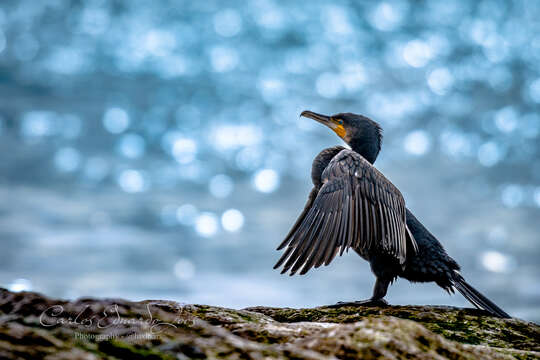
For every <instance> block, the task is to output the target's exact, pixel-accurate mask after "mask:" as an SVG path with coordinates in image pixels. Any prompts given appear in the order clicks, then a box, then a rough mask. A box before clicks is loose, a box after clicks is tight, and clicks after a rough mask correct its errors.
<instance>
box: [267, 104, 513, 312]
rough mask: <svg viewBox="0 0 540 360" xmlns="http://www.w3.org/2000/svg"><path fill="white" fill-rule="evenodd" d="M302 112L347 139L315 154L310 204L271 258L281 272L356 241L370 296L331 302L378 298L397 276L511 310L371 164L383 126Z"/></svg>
mask: <svg viewBox="0 0 540 360" xmlns="http://www.w3.org/2000/svg"><path fill="white" fill-rule="evenodd" d="M300 116H303V117H306V118H310V119H313V120H316V121H318V122H320V123H322V124H324V125H326V126H328V127H329V128H330V129H332V130H333V131H334V132H335V133H336V134H337V135H338V136H339V137H340V138H342V139H343V140H344V141H345V142H346V143H347V144H348V145H349V146H350V149H347V148H345V147H343V146H334V147H331V148H328V149H324V150H323V151H321V152H320V153H319V155H317V157H315V159H314V160H313V166H312V170H311V178H312V181H313V189H312V190H311V192H310V194H309V197H308V201H307V204H306V206H305V208H304V210H303V211H302V213H301V214H300V217H299V218H298V220H297V221H296V223H295V224H294V225H293V227H292V229H291V230H290V232H289V233H288V235H287V236H286V238H285V240H284V241H283V242H282V243H281V244H280V245H279V247H278V250H281V249H283V248H285V253H284V254H283V255H282V256H281V258H280V259H279V261H278V262H277V263H276V265H275V266H274V269H276V268H279V267H280V266H281V265H283V264H284V267H283V270H282V272H281V273H282V274H283V273H285V272H287V271H289V270H290V275H294V274H295V273H296V272H298V271H300V274H301V275H303V274H305V273H307V272H308V271H309V269H311V268H312V267H315V268H317V267H319V266H321V265H322V264H324V265H328V264H329V263H330V262H331V261H332V259H333V258H334V257H335V256H336V255H337V254H338V253H339V254H340V255H342V254H343V252H344V251H345V250H348V249H349V248H352V249H353V250H354V251H356V252H357V253H358V255H360V256H361V257H362V258H364V259H365V260H367V261H368V262H369V263H370V266H371V271H372V272H373V274H374V275H375V276H376V278H377V280H376V282H375V287H374V289H373V296H372V297H371V299H369V300H365V301H355V302H347V303H344V302H339V303H337V304H336V305H333V306H344V305H380V304H387V303H386V301H385V300H384V296H385V295H386V291H387V289H388V286H389V285H390V284H391V283H392V282H393V281H394V280H395V279H396V278H397V277H398V276H399V277H402V278H405V279H407V280H409V281H412V282H431V281H434V282H435V283H436V284H437V285H439V286H440V287H442V288H443V289H444V290H446V291H447V292H449V293H453V292H454V290H455V289H457V290H458V291H459V292H460V293H461V294H462V295H463V296H464V297H465V298H466V299H467V300H469V301H470V302H471V303H472V304H473V305H474V306H476V307H477V308H479V309H483V310H486V311H488V312H489V313H491V314H492V315H494V316H498V317H503V318H509V317H510V316H509V315H508V314H507V313H506V312H504V311H503V310H502V309H501V308H499V307H498V306H497V305H495V304H494V303H493V302H491V301H490V300H489V299H487V298H486V297H485V296H484V295H482V294H481V293H480V292H479V291H478V290H476V289H475V288H473V287H472V286H471V285H469V284H468V283H467V282H466V281H465V279H464V278H463V277H462V276H461V274H460V273H459V270H460V267H459V265H458V264H457V263H456V261H455V260H454V259H452V258H451V257H450V256H448V254H447V253H446V251H445V250H444V248H443V246H442V245H441V243H440V242H439V241H438V240H437V239H436V238H435V236H433V235H432V234H431V233H430V232H429V231H428V230H427V229H426V228H425V227H424V226H423V225H422V224H421V223H420V222H419V221H418V220H417V219H416V217H415V216H414V215H413V214H412V213H411V211H410V210H409V209H407V208H406V207H405V201H404V199H403V196H402V195H401V193H400V191H399V190H398V189H397V188H396V187H395V186H394V185H393V184H392V183H391V182H390V181H389V180H388V179H387V178H386V177H385V176H384V175H383V174H382V173H380V172H379V171H378V170H377V169H376V168H375V167H374V166H373V163H374V162H375V160H376V159H377V156H378V154H379V151H380V150H381V142H382V129H381V127H380V126H379V124H377V123H376V122H375V121H373V120H371V119H369V118H367V117H365V116H362V115H357V114H352V113H340V114H336V115H332V116H326V115H321V114H317V113H314V112H312V111H303V112H302V114H301V115H300Z"/></svg>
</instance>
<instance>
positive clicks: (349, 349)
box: [0, 289, 540, 360]
mask: <svg viewBox="0 0 540 360" xmlns="http://www.w3.org/2000/svg"><path fill="white" fill-rule="evenodd" d="M539 339H540V328H539V326H538V325H536V324H533V323H529V322H526V321H523V320H518V319H498V318H493V317H490V316H487V315H486V314H485V313H483V312H481V311H478V310H472V309H458V308H450V307H441V306H387V307H362V306H359V307H343V308H338V309H334V308H327V307H319V308H313V309H289V308H269V307H254V308H248V309H244V310H233V309H226V308H220V307H213V306H206V305H187V304H180V303H177V302H174V301H166V300H164V301H162V300H147V301H141V302H131V301H126V300H122V299H91V298H83V299H78V300H75V301H71V302H68V301H64V300H54V299H49V298H47V297H44V296H43V295H40V294H37V293H31V292H20V293H12V292H10V291H8V290H5V289H0V358H2V359H3V358H6V359H48V360H52V359H56V360H60V359H88V360H91V359H206V358H210V359H221V358H225V359H289V358H295V359H358V358H362V359H402V358H418V359H533V358H540V344H539Z"/></svg>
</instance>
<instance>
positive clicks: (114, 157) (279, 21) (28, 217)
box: [0, 0, 540, 321]
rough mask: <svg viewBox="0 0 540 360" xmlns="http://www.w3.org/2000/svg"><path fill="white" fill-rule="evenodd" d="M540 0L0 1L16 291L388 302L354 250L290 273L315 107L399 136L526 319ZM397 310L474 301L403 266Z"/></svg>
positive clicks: (433, 202)
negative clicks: (289, 247)
mask: <svg viewBox="0 0 540 360" xmlns="http://www.w3.org/2000/svg"><path fill="white" fill-rule="evenodd" d="M538 18H540V3H537V2H531V1H495V0H492V1H481V2H478V1H457V2H450V1H430V2H429V3H427V2H426V3H425V4H418V3H417V2H415V1H385V2H375V1H373V2H361V3H360V2H350V1H311V2H309V5H308V3H306V2H304V1H287V2H277V1H248V2H244V1H229V2H227V3H226V4H224V3H222V2H218V1H197V2H193V1H160V2H146V1H145V2H143V1H133V0H130V1H105V0H94V1H84V2H78V1H67V0H66V1H65V0H48V1H45V0H43V1H32V0H19V1H15V0H4V1H2V2H1V3H0V151H1V154H2V155H1V157H0V199H1V200H2V201H0V271H1V272H0V285H1V286H3V287H8V288H10V289H12V290H15V291H19V290H35V291H40V292H43V293H45V294H48V295H50V296H57V297H65V298H76V297H79V296H86V295H91V296H96V297H97V296H110V297H126V298H131V299H148V298H154V299H156V298H166V299H174V300H178V301H185V302H197V303H207V304H215V305H223V306H231V307H245V306H251V305H276V306H315V305H321V304H327V303H333V302H336V301H338V300H356V299H365V298H367V297H369V296H370V294H371V288H372V285H373V281H374V279H373V276H372V275H371V273H370V271H369V267H368V264H367V263H365V262H364V261H363V260H362V259H360V258H359V257H358V256H356V255H354V254H352V253H351V254H347V255H346V256H344V257H342V258H337V259H336V260H334V262H333V263H332V265H331V266H330V267H328V268H322V269H317V270H314V271H311V272H310V273H309V274H308V275H307V276H303V277H292V278H291V277H288V276H284V275H283V276H282V275H279V273H278V272H276V271H273V270H272V265H273V264H274V262H275V261H276V260H277V258H278V256H279V254H278V253H277V252H276V251H275V250H274V249H275V247H276V246H277V244H279V242H280V241H281V240H282V238H283V236H284V235H285V234H286V233H287V231H288V229H289V228H290V226H291V225H292V223H293V222H294V220H295V217H296V216H297V215H298V214H299V212H300V210H301V209H302V208H303V206H304V202H305V200H306V198H307V194H308V192H309V190H310V180H309V172H310V166H311V160H312V159H313V157H314V156H315V155H316V154H317V153H318V152H319V151H320V150H321V149H322V148H324V147H327V146H332V145H335V144H339V143H340V139H339V138H337V137H336V136H335V135H334V134H333V133H331V132H330V131H328V129H326V128H323V127H322V126H321V125H320V124H317V123H315V122H313V121H311V120H308V119H299V118H298V115H299V113H300V112H301V111H302V110H305V109H309V110H313V111H317V112H322V113H328V114H332V113H337V112H345V111H350V112H357V113H362V114H364V115H367V116H369V117H371V118H373V119H374V120H376V121H378V122H379V123H380V124H381V126H382V127H383V128H384V130H385V133H384V134H385V137H384V143H383V150H382V153H381V155H380V157H379V159H378V160H377V167H378V168H379V169H380V170H381V171H382V172H383V173H384V174H385V175H386V176H387V177H388V178H389V179H390V180H391V181H392V182H393V183H394V184H395V185H397V186H398V187H399V188H400V190H401V191H402V193H403V194H404V196H405V199H406V202H407V205H408V207H409V208H411V209H412V210H413V212H415V214H416V215H417V217H418V218H419V219H420V220H421V221H423V222H424V224H425V225H426V226H427V227H428V228H429V229H430V230H431V231H432V232H433V233H434V234H435V235H436V236H437V237H438V238H439V239H440V240H441V242H442V243H443V244H444V245H445V247H446V248H447V250H448V252H449V253H450V255H452V256H453V257H454V258H456V260H457V261H458V262H459V263H460V264H461V265H462V267H463V271H462V273H463V275H464V276H465V277H466V278H467V279H468V280H469V281H470V282H471V283H472V284H473V285H475V286H477V287H478V289H480V290H481V291H482V292H484V293H485V294H486V295H488V296H489V297H490V298H491V299H493V300H494V301H495V302H496V303H498V304H499V305H500V306H501V307H503V308H504V309H505V310H507V311H508V312H509V313H511V314H512V315H515V316H518V317H522V318H525V319H529V320H535V321H540V286H539V284H538V277H539V274H540V265H539V263H538V258H539V256H540V242H539V241H540V240H539V238H538V233H539V232H540V222H539V219H540V161H539V160H538V159H539V154H540V141H539V139H540V112H539V110H540V36H539V35H538V34H540V22H538ZM388 300H389V301H390V302H391V303H395V304H409V303H412V304H449V305H456V306H463V305H466V302H465V301H464V300H463V299H462V298H461V297H460V296H459V295H456V296H453V297H450V296H448V294H446V293H445V292H443V291H442V290H441V289H439V288H437V287H436V286H435V285H431V284H423V285H419V284H415V285H411V284H409V283H408V282H406V281H404V280H399V281H398V282H397V283H396V284H395V285H394V286H393V287H392V288H391V289H390V291H389V294H388Z"/></svg>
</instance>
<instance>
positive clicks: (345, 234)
mask: <svg viewBox="0 0 540 360" xmlns="http://www.w3.org/2000/svg"><path fill="white" fill-rule="evenodd" d="M322 184H323V185H322V186H321V187H320V189H319V190H318V192H317V188H314V189H313V190H312V192H311V194H310V197H309V199H308V203H307V204H306V207H305V209H304V211H303V212H302V214H301V215H300V217H299V218H298V220H297V221H296V223H295V225H294V226H293V228H292V229H291V231H290V232H289V234H288V235H287V237H286V238H285V240H284V241H283V242H282V243H281V245H280V246H279V247H278V250H280V249H283V248H284V247H287V248H286V249H285V252H284V254H283V255H282V256H281V258H280V259H279V261H278V262H277V263H276V265H275V266H274V268H278V267H280V266H281V265H282V264H283V263H285V265H284V267H283V270H282V272H281V273H285V272H287V271H289V269H290V271H291V275H294V274H295V273H296V272H297V271H298V270H299V269H300V268H302V270H301V271H300V274H301V275H303V274H305V273H306V272H308V270H309V269H311V268H312V267H316V268H317V267H319V266H321V265H322V264H325V265H328V264H329V263H330V262H331V261H332V259H333V258H334V257H335V256H336V254H337V253H338V252H339V253H340V255H341V254H343V251H345V250H348V249H349V248H350V247H352V248H354V249H356V250H359V251H360V252H362V250H367V251H368V252H369V253H372V252H373V251H376V252H378V253H381V254H389V255H392V256H394V257H395V258H396V259H398V260H399V262H400V264H403V263H404V262H405V259H406V252H407V242H409V244H411V245H412V247H413V250H416V242H415V241H414V238H413V237H412V235H411V234H410V232H409V231H408V229H407V225H406V219H405V216H406V210H405V201H404V200H403V196H402V195H401V193H400V192H399V190H398V189H397V188H396V187H395V186H394V185H393V184H392V183H391V182H390V181H389V180H388V179H386V178H385V177H384V175H383V174H381V173H380V172H379V171H378V170H377V169H376V168H375V167H373V165H371V164H370V163H369V162H368V161H367V160H365V159H364V158H363V157H362V156H361V155H359V154H357V153H356V152H354V151H351V150H348V149H345V150H342V151H341V152H340V153H339V154H337V155H336V156H335V157H334V158H333V159H332V160H331V161H330V163H329V164H328V166H327V167H326V168H325V170H324V172H323V174H322Z"/></svg>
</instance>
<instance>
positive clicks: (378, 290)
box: [328, 278, 390, 308]
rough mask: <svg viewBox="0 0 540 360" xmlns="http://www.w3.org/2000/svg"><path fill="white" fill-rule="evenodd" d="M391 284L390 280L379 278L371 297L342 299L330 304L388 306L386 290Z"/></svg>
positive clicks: (340, 305) (339, 305) (334, 306)
mask: <svg viewBox="0 0 540 360" xmlns="http://www.w3.org/2000/svg"><path fill="white" fill-rule="evenodd" d="M389 285H390V280H387V279H383V278H377V281H375V286H374V287H373V296H372V297H371V299H368V300H362V301H348V302H343V301H340V302H338V303H337V304H334V305H329V306H328V307H331V308H338V307H343V306H387V305H388V303H387V302H386V300H384V297H385V296H386V291H387V290H388V286H389Z"/></svg>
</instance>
